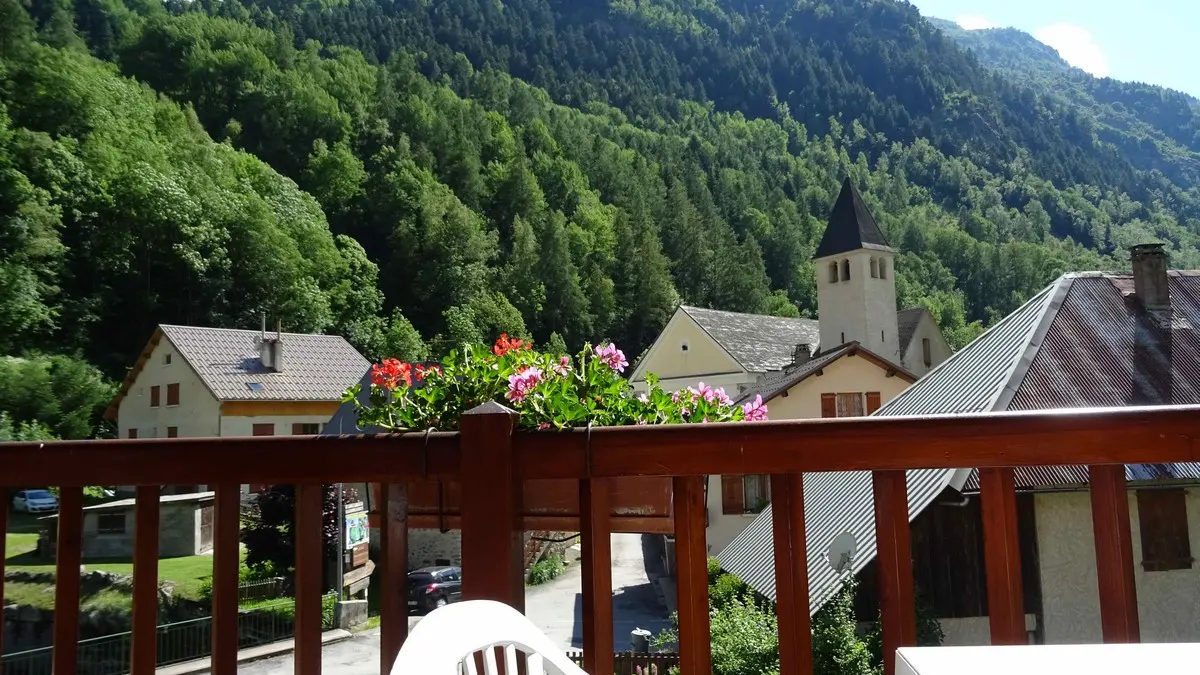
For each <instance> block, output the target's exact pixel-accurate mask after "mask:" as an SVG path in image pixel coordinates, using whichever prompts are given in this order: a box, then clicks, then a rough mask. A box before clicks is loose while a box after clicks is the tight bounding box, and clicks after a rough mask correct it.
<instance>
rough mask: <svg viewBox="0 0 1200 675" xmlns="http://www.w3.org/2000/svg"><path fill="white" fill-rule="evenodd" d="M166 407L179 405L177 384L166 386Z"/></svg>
mask: <svg viewBox="0 0 1200 675" xmlns="http://www.w3.org/2000/svg"><path fill="white" fill-rule="evenodd" d="M167 405H179V383H178V382H176V383H174V384H168V385H167Z"/></svg>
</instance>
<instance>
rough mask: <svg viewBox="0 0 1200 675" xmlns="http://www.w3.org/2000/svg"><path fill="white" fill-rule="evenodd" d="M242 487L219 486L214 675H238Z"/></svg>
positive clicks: (215, 524)
mask: <svg viewBox="0 0 1200 675" xmlns="http://www.w3.org/2000/svg"><path fill="white" fill-rule="evenodd" d="M241 491H242V490H241V485H239V484H237V483H227V484H221V485H217V486H216V498H215V500H214V501H215V502H216V503H215V505H214V513H213V556H212V557H213V580H212V629H211V632H212V657H211V659H210V666H211V672H212V675H236V674H237V653H238V571H239V570H238V568H239V567H240V565H241V543H240V542H239V537H238V535H239V528H240V523H239V522H238V519H239V515H240V514H239V513H238V511H239V510H240V508H241Z"/></svg>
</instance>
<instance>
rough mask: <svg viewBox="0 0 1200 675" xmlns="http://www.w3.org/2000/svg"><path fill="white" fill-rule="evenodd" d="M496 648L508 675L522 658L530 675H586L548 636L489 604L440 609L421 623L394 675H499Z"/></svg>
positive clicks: (481, 602) (512, 674) (399, 658)
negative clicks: (479, 674)
mask: <svg viewBox="0 0 1200 675" xmlns="http://www.w3.org/2000/svg"><path fill="white" fill-rule="evenodd" d="M497 648H500V649H501V650H502V651H503V657H502V658H503V663H504V672H505V675H516V674H517V673H518V670H517V662H518V659H519V658H520V656H519V654H524V658H525V661H526V671H525V672H526V673H528V675H586V673H584V671H583V669H581V668H580V667H579V666H576V665H575V663H574V662H572V661H571V660H570V659H569V658H567V655H566V653H565V652H564V651H563V650H562V649H560V648H559V647H558V646H557V645H555V644H554V643H553V642H552V641H551V640H550V638H548V637H546V634H545V633H543V632H541V631H540V630H538V628H537V626H534V625H533V623H532V622H531V621H530V620H529V619H527V618H525V615H524V614H521V613H520V612H518V611H517V610H515V609H513V608H512V607H509V606H508V605H505V604H503V603H500V602H493V601H491V600H469V601H466V602H458V603H454V604H451V605H446V606H445V607H440V608H438V609H435V610H434V611H432V612H430V613H429V615H428V616H426V617H425V618H424V619H421V621H420V622H419V623H417V625H416V627H415V628H414V629H413V630H412V632H411V633H410V634H409V636H408V639H407V640H405V642H404V647H403V648H401V650H400V655H399V656H397V657H396V663H395V664H394V665H393V666H392V670H391V673H392V675H478V672H479V668H478V664H477V662H476V655H477V654H480V653H482V661H483V673H484V675H498V673H499V672H500V671H499V663H500V661H498V659H497V658H496V651H497Z"/></svg>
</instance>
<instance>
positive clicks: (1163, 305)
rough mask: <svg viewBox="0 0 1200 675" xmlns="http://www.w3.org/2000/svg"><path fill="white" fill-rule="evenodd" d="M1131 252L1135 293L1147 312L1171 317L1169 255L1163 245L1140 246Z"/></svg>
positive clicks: (1132, 248)
mask: <svg viewBox="0 0 1200 675" xmlns="http://www.w3.org/2000/svg"><path fill="white" fill-rule="evenodd" d="M1129 252H1130V259H1131V260H1132V262H1133V292H1134V293H1136V294H1137V297H1138V299H1139V300H1140V301H1141V302H1142V306H1143V307H1145V308H1146V310H1147V311H1149V312H1151V313H1155V314H1163V313H1165V314H1168V315H1169V314H1170V312H1171V291H1170V285H1169V284H1168V282H1167V253H1166V251H1164V250H1163V247H1162V244H1138V245H1137V246H1133V247H1131V248H1130V249H1129Z"/></svg>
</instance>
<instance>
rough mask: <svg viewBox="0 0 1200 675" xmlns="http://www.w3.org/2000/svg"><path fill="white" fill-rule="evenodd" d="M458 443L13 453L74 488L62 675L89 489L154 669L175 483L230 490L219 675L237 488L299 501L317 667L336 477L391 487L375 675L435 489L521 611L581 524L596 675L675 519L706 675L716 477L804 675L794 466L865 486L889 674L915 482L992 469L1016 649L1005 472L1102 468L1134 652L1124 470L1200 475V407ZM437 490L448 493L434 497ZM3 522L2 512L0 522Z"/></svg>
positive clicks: (686, 660) (997, 569) (994, 565)
mask: <svg viewBox="0 0 1200 675" xmlns="http://www.w3.org/2000/svg"><path fill="white" fill-rule="evenodd" d="M461 428H462V431H461V432H460V433H433V434H420V433H418V434H403V435H379V436H354V437H351V436H343V437H263V438H253V439H250V438H239V439H169V440H168V439H157V440H151V439H145V440H119V441H87V442H74V441H67V442H55V443H3V444H0V487H27V486H45V485H59V486H63V487H61V492H60V505H61V506H60V518H59V525H58V544H57V551H58V558H57V570H58V572H59V574H58V584H57V585H56V588H55V606H56V607H57V616H56V620H55V622H54V623H55V625H54V670H55V672H56V673H60V674H65V673H73V672H75V669H76V665H77V664H76V661H77V654H76V645H77V638H78V634H77V633H78V628H77V624H78V621H77V619H78V608H79V590H80V589H79V581H78V580H79V574H78V570H79V564H80V550H81V549H80V540H81V523H82V515H81V502H82V500H81V490H80V487H79V486H81V485H138V486H141V487H139V489H138V492H137V516H136V523H137V528H136V548H137V552H136V556H135V561H134V591H133V612H134V618H133V634H134V643H133V644H134V648H133V655H132V658H131V661H132V662H131V664H130V667H131V671H132V673H133V674H134V675H147V674H149V673H151V672H153V671H154V666H155V653H154V649H155V638H154V631H155V618H156V617H155V608H156V601H157V593H156V580H157V565H158V556H157V550H158V545H157V536H158V535H157V532H158V519H159V514H158V498H159V495H158V490H157V489H156V487H155V486H158V485H172V484H207V485H212V486H216V488H215V489H216V514H215V524H214V529H215V532H214V543H215V550H214V554H213V608H212V612H213V618H212V672H213V673H216V674H217V675H223V674H225V673H228V674H230V675H232V673H235V672H236V670H237V663H236V654H237V641H238V635H237V611H238V588H237V586H238V506H239V496H238V495H239V485H240V484H242V483H276V484H278V483H290V484H295V485H297V486H298V489H297V506H296V511H297V513H296V521H297V524H296V531H297V535H296V539H297V540H296V580H295V591H296V615H297V616H296V626H297V628H296V655H295V669H296V672H297V673H302V674H305V675H307V674H315V673H319V672H320V670H321V662H320V658H321V642H320V631H321V591H322V588H321V565H322V562H321V555H322V544H321V534H320V530H321V520H322V512H321V509H322V504H321V500H322V490H321V488H320V485H321V484H327V483H333V482H368V483H378V484H382V489H381V490H380V493H381V494H380V496H381V503H382V505H383V508H382V517H381V518H380V520H379V525H380V527H381V534H382V542H383V547H382V550H383V561H382V562H381V564H380V566H379V567H378V568H377V570H378V571H377V572H376V573H377V574H380V575H382V585H383V602H382V605H381V613H382V619H381V630H382V641H381V654H380V657H381V660H380V671H381V672H383V673H386V672H389V670H390V667H391V664H392V662H393V659H394V658H395V655H396V654H397V652H398V651H399V649H400V646H401V644H402V643H403V641H404V638H405V635H406V631H407V625H408V624H407V619H406V617H407V607H406V604H405V600H404V596H403V589H404V587H405V583H404V578H405V573H406V561H407V557H408V556H407V536H406V533H407V528H408V527H409V514H410V503H409V495H410V493H411V494H413V495H417V494H418V493H420V492H421V491H422V490H424V489H425V487H427V486H428V485H429V484H430V483H431V482H434V483H438V482H440V483H442V484H446V485H453V486H454V487H455V488H456V494H457V499H456V501H457V512H456V513H446V512H445V510H446V509H445V505H444V503H443V502H442V501H438V502H437V503H436V505H435V506H436V508H437V515H438V517H439V518H441V519H442V522H443V523H452V524H453V525H452V526H456V527H460V528H461V529H462V558H463V567H464V581H463V584H464V585H463V595H464V598H467V599H492V600H500V601H503V602H507V603H509V604H511V605H513V606H515V607H517V608H522V607H523V605H524V585H523V579H522V569H521V568H522V560H521V551H522V547H521V538H520V536H519V532H520V531H521V530H522V529H523V528H528V529H535V528H533V527H530V525H531V523H535V522H536V523H538V524H539V525H545V524H546V523H547V522H548V521H554V523H553V525H554V527H553V529H575V528H577V529H578V531H579V532H580V533H581V538H582V543H583V550H584V552H585V556H584V559H583V584H584V588H583V602H584V605H583V607H584V611H583V622H584V625H583V635H584V657H585V664H586V665H585V668H586V670H588V672H590V673H593V674H596V675H600V674H604V675H607V674H608V673H612V672H613V670H612V667H613V662H612V659H613V635H612V604H611V602H610V600H609V598H610V597H611V595H612V577H611V572H610V569H609V568H610V565H609V544H608V542H609V534H610V533H611V532H613V531H640V530H641V529H642V528H645V529H649V530H651V531H662V530H663V529H664V528H663V527H662V521H663V520H664V518H667V519H669V521H668V522H670V523H672V527H673V530H674V532H675V535H676V551H677V559H678V572H677V576H678V579H677V581H678V584H677V585H678V592H679V598H678V606H679V623H680V648H679V649H680V666H681V668H680V669H681V672H682V673H683V675H706V674H707V673H709V672H710V671H711V658H710V653H709V649H710V648H709V638H708V631H709V624H708V618H709V614H708V602H707V597H706V596H707V579H706V569H705V559H706V547H705V541H704V538H705V527H704V501H703V500H704V486H703V477H704V476H705V475H710V474H771V476H772V478H771V480H772V483H771V490H772V495H773V498H774V500H773V502H772V505H771V508H772V510H773V515H774V524H775V530H774V536H775V570H776V584H777V612H778V619H779V632H780V659H781V671H782V673H783V674H784V675H800V674H808V673H811V672H812V655H811V632H810V628H809V607H808V604H809V603H808V574H807V569H806V556H805V532H804V499H803V489H804V485H803V481H802V479H801V473H802V472H817V471H843V470H867V471H872V472H873V476H874V496H875V515H876V528H877V534H878V564H879V570H880V573H879V585H880V589H879V590H880V602H881V609H882V617H883V639H884V648H885V655H886V657H887V658H886V661H887V665H888V668H887V670H888V672H889V673H890V672H891V671H892V665H893V663H892V662H893V658H892V654H893V653H894V651H895V649H896V648H897V647H898V646H902V645H907V644H913V643H915V641H916V625H915V611H914V599H913V576H912V567H911V556H910V552H909V551H910V544H909V535H908V532H909V530H908V508H907V496H906V495H907V493H906V485H905V469H923V468H969V467H980V468H981V469H982V476H981V482H982V488H981V489H982V502H983V517H984V535H985V555H986V573H987V586H988V607H989V615H990V622H991V636H992V641H993V643H996V644H1021V643H1024V642H1025V641H1026V634H1025V625H1024V609H1023V607H1022V598H1023V595H1022V587H1021V568H1020V551H1019V547H1018V539H1017V514H1016V505H1015V499H1014V492H1013V472H1012V467H1015V466H1029V465H1064V464H1069V465H1089V466H1090V467H1091V501H1092V515H1093V522H1094V527H1095V542H1096V553H1097V556H1096V558H1097V560H1096V564H1097V572H1098V580H1099V595H1100V610H1101V617H1102V627H1103V637H1104V640H1105V641H1106V642H1122V641H1138V639H1139V633H1138V613H1137V601H1136V593H1135V587H1134V575H1133V560H1132V548H1131V542H1130V523H1129V512H1128V505H1127V501H1126V497H1125V494H1124V493H1125V474H1124V471H1123V469H1122V467H1121V465H1122V464H1126V463H1153V462H1194V461H1200V440H1198V439H1200V407H1195V406H1189V407H1166V408H1139V409H1132V408H1131V409H1120V410H1085V411H1079V410H1072V411H1051V412H1039V413H1022V414H995V415H964V416H950V417H929V418H859V419H850V420H805V421H793V422H763V423H742V424H728V425H721V424H714V425H694V426H670V427H646V426H643V427H622V428H593V429H590V430H576V431H570V432H564V433H548V432H546V433H514V432H513V419H512V418H511V417H510V414H509V413H508V412H507V411H505V410H504V409H503V408H501V407H499V406H496V405H495V404H488V405H486V406H482V407H480V408H478V409H476V410H474V411H472V412H471V413H468V414H467V415H466V416H465V417H464V418H463V420H462V425H461ZM563 486H568V487H570V488H571V489H570V490H565V491H564V490H563V489H562V488H563ZM656 486H657V487H656ZM658 487H661V488H662V490H659V489H657V488H658ZM437 492H438V494H439V500H440V499H441V497H440V495H441V490H438V491H437ZM564 494H567V495H571V497H570V498H569V499H567V498H563V497H562V495H564ZM664 494H669V495H670V499H669V500H668V502H667V505H669V508H666V507H665V506H666V505H664V504H663V503H662V496H663V495H664ZM547 495H549V496H547ZM554 495H557V496H554ZM574 495H577V497H575V496H574ZM639 495H642V498H641V500H640V502H639ZM417 501H421V500H417ZM413 506H421V505H419V504H414V505H413ZM422 508H424V507H422ZM664 510H665V511H666V513H665V514H664V513H663V511H664ZM417 511H419V509H416V508H414V509H412V512H414V513H415V512H417ZM3 513H4V511H3V510H2V509H0V524H2V523H3V515H2V514H3ZM427 513H428V512H426V514H427ZM414 517H415V516H414ZM423 517H426V516H423ZM547 529H549V528H547ZM2 564H3V557H2V556H0V565H2ZM0 571H2V567H0ZM0 649H2V645H0Z"/></svg>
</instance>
